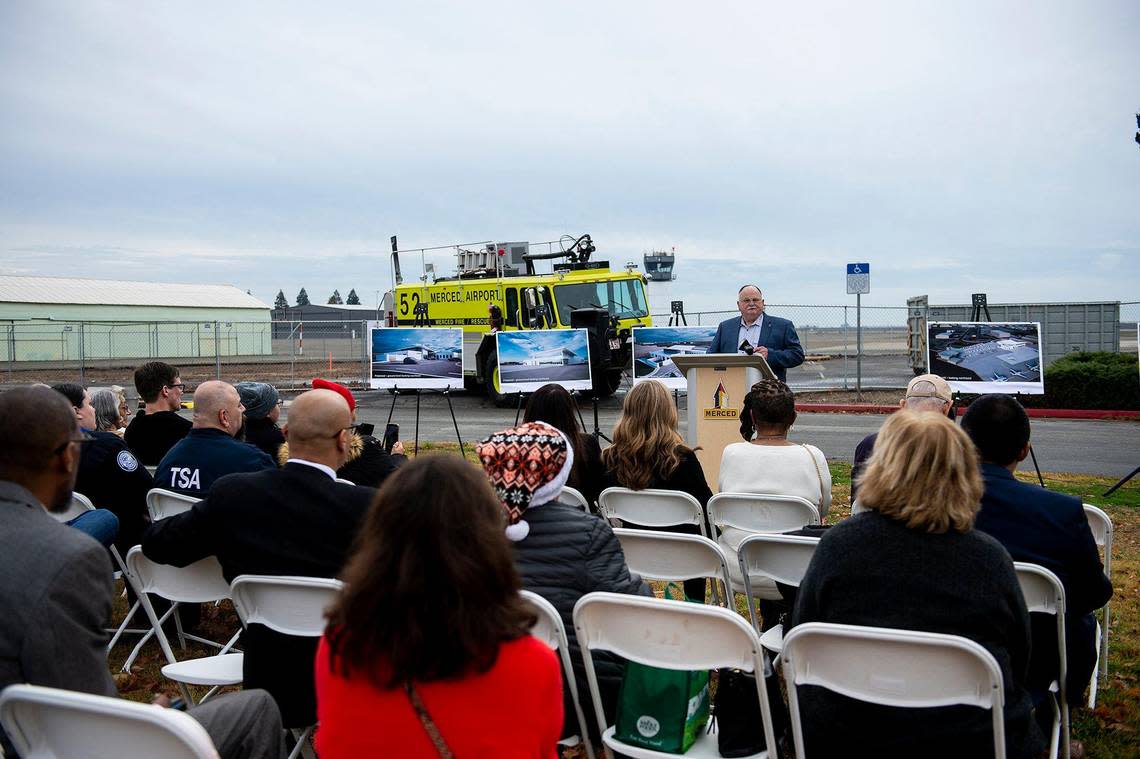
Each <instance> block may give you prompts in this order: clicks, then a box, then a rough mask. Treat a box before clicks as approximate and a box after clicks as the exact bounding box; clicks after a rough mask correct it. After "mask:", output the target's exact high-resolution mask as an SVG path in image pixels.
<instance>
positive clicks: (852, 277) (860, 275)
mask: <svg viewBox="0 0 1140 759" xmlns="http://www.w3.org/2000/svg"><path fill="white" fill-rule="evenodd" d="M869 292H871V264H866V263H864V264H847V294H848V295H866V294H867V293H869Z"/></svg>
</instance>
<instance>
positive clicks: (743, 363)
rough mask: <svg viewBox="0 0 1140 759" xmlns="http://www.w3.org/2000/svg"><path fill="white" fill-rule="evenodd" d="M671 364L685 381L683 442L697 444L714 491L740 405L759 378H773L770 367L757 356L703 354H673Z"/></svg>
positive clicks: (736, 438) (734, 439)
mask: <svg viewBox="0 0 1140 759" xmlns="http://www.w3.org/2000/svg"><path fill="white" fill-rule="evenodd" d="M673 363H674V364H675V365H676V366H677V368H678V369H679V370H680V371H681V372H682V373H683V374H684V375H685V378H686V380H687V381H688V383H689V387H688V392H689V399H688V400H689V415H688V421H689V430H688V434H687V435H686V436H685V443H686V444H687V445H688V446H689V447H690V448H696V447H697V446H700V447H701V450H699V451H697V460H698V461H700V462H701V468H702V469H703V470H704V472H705V479H706V480H707V481H708V484H709V488H710V489H711V490H712V491H713V492H714V493H715V492H717V490H718V488H717V481H718V479H719V478H720V457H721V454H722V453H723V452H724V447H725V446H726V445H728V444H729V443H739V442H742V441H743V438H742V437H740V408H741V405H742V404H743V403H744V396H746V395H748V391H749V390H750V389H751V388H752V385H753V384H755V383H756V382H759V381H760V380H762V379H776V374H775V372H773V371H772V367H770V366H768V362H767V361H766V360H765V359H764V357H763V356H760V355H756V354H754V355H751V356H748V355H743V354H737V353H705V354H703V355H691V356H674V357H673Z"/></svg>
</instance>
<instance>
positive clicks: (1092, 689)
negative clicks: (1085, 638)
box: [1088, 622, 1103, 709]
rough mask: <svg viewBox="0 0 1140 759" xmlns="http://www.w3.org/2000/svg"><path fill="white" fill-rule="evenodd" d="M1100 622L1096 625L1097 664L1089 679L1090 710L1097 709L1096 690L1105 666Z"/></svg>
mask: <svg viewBox="0 0 1140 759" xmlns="http://www.w3.org/2000/svg"><path fill="white" fill-rule="evenodd" d="M1101 640H1102V638H1101V634H1100V622H1097V624H1096V664H1095V665H1093V672H1092V677H1090V678H1089V700H1088V707H1089V708H1090V709H1095V708H1096V688H1097V684H1098V681H1099V680H1100V670H1101V667H1102V666H1103V661H1102V659H1101V654H1100V645H1101Z"/></svg>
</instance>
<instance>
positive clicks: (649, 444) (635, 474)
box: [602, 382, 712, 601]
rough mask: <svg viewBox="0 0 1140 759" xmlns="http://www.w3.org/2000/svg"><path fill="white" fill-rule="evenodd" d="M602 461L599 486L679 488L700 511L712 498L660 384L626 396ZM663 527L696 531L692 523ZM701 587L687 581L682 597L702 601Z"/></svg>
mask: <svg viewBox="0 0 1140 759" xmlns="http://www.w3.org/2000/svg"><path fill="white" fill-rule="evenodd" d="M602 461H603V462H604V463H605V465H606V473H605V476H604V477H603V487H607V488H608V487H623V488H629V489H631V490H646V489H648V488H656V489H661V490H679V491H681V492H682V493H688V494H689V495H691V496H693V497H694V498H696V499H697V500H698V501H700V504H701V508H705V507H706V506H708V502H709V498H711V497H712V490H711V489H709V486H708V482H707V481H706V480H705V471H704V469H703V468H702V467H701V462H700V461H698V460H697V454H696V452H695V451H694V450H693V449H692V448H690V447H689V446H687V445H685V441H684V440H682V439H681V435H680V433H678V432H677V408H676V407H675V406H674V405H673V399H672V398H671V397H670V396H669V391H668V390H667V389H665V386H664V385H662V384H661V383H660V382H639V383H637V384H636V385H634V386H633V389H632V390H630V391H629V393H628V394H627V395H626V396H625V403H624V404H622V410H621V419H619V420H618V423H617V426H615V427H614V434H613V445H611V446H610V447H609V448H606V449H605V450H604V451H602ZM626 526H627V527H639V525H635V524H627V525H626ZM648 529H653V528H648ZM667 529H668V530H669V531H670V532H683V533H689V534H699V533H700V530H699V529H698V528H697V526H696V525H677V526H676V527H669V528H667ZM704 588H705V581H704V580H703V579H698V580H686V581H685V595H686V596H688V597H689V598H691V599H694V600H699V601H703V600H704V598H705V592H704Z"/></svg>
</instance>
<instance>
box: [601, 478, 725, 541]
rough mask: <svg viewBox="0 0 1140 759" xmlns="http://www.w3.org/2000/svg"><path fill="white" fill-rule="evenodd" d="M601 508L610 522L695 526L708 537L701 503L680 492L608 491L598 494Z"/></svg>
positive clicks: (626, 489)
mask: <svg viewBox="0 0 1140 759" xmlns="http://www.w3.org/2000/svg"><path fill="white" fill-rule="evenodd" d="M598 509H599V510H600V511H601V513H602V516H603V517H605V518H606V519H620V520H622V521H623V522H627V521H628V522H633V523H634V524H637V525H641V526H643V527H675V526H677V525H682V524H692V525H696V526H697V527H698V528H700V531H701V534H702V535H704V536H705V537H708V530H707V529H706V528H705V511H704V509H702V508H701V502H700V501H698V500H697V499H696V498H694V497H693V496H691V495H689V494H688V493H682V492H681V491H679V490H658V489H656V488H648V489H646V490H630V489H629V488H606V489H605V490H603V491H602V492H601V494H599V495H598Z"/></svg>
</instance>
